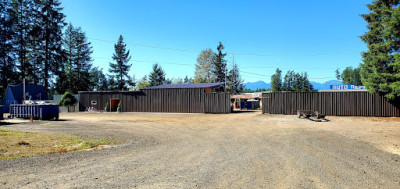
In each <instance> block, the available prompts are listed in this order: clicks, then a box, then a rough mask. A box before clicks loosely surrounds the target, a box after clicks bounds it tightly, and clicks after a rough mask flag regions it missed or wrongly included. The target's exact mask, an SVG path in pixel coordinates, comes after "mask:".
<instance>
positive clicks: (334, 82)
mask: <svg viewBox="0 0 400 189" xmlns="http://www.w3.org/2000/svg"><path fill="white" fill-rule="evenodd" d="M311 84H312V85H313V87H314V89H317V90H319V89H329V86H330V85H342V82H341V81H338V80H330V81H327V82H324V83H318V82H315V81H311ZM244 86H245V88H246V89H251V90H256V89H262V88H265V89H268V88H270V87H271V83H265V82H264V81H256V82H247V83H245V84H244Z"/></svg>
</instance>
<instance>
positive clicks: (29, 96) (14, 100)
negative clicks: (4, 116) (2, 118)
mask: <svg viewBox="0 0 400 189" xmlns="http://www.w3.org/2000/svg"><path fill="white" fill-rule="evenodd" d="M25 95H26V100H33V101H37V100H49V98H48V96H47V93H46V90H45V89H44V87H43V86H42V85H25ZM23 101H24V85H23V84H19V85H8V87H7V89H6V93H5V94H4V98H3V103H4V112H9V111H10V110H9V107H10V105H11V104H22V103H23Z"/></svg>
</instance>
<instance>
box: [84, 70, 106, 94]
mask: <svg viewBox="0 0 400 189" xmlns="http://www.w3.org/2000/svg"><path fill="white" fill-rule="evenodd" d="M89 75H90V83H91V85H90V86H89V90H91V91H105V90H107V87H108V86H107V85H108V83H107V77H106V75H104V73H103V69H100V68H99V67H94V68H92V69H91V70H90V72H89Z"/></svg>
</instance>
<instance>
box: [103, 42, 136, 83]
mask: <svg viewBox="0 0 400 189" xmlns="http://www.w3.org/2000/svg"><path fill="white" fill-rule="evenodd" d="M114 49H115V53H114V54H113V57H112V59H113V60H114V61H115V63H111V62H110V69H109V70H108V71H109V72H111V73H113V74H114V76H115V77H116V78H117V81H116V85H117V86H116V88H117V89H118V90H127V89H128V86H129V85H133V86H134V83H132V82H131V78H130V76H129V70H130V68H131V66H132V64H129V61H130V60H131V56H130V55H129V50H128V51H127V50H126V44H125V43H124V38H123V37H122V35H120V36H119V39H118V42H117V44H115V45H114Z"/></svg>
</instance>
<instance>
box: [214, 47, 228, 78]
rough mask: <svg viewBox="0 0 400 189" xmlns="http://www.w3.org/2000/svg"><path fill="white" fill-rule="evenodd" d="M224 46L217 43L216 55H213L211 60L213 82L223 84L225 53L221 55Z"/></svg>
mask: <svg viewBox="0 0 400 189" xmlns="http://www.w3.org/2000/svg"><path fill="white" fill-rule="evenodd" d="M224 48H225V47H224V45H222V43H221V42H219V45H218V47H217V51H218V52H217V53H216V54H214V59H213V73H214V76H215V82H225V74H226V60H225V56H226V53H222V51H223V50H224Z"/></svg>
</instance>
